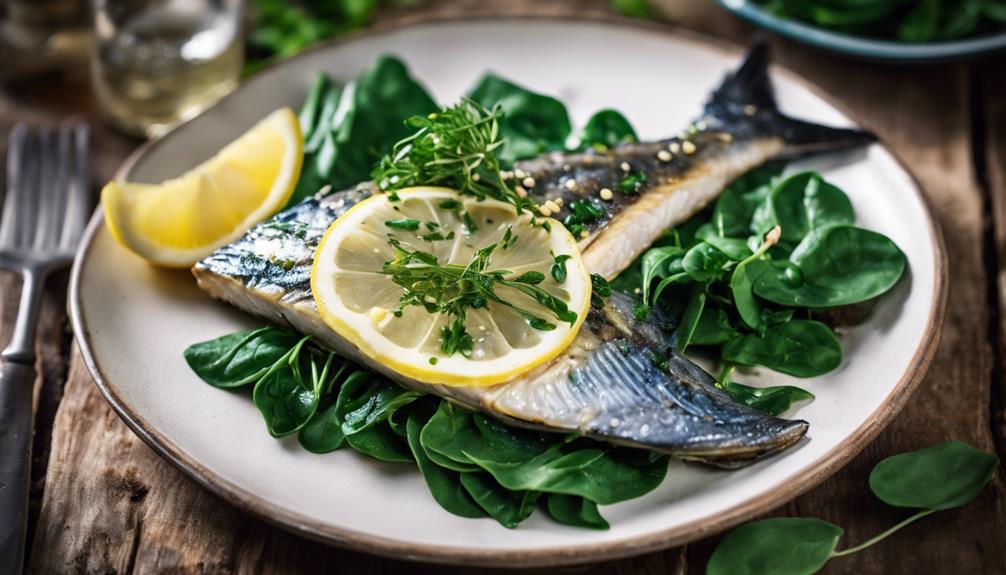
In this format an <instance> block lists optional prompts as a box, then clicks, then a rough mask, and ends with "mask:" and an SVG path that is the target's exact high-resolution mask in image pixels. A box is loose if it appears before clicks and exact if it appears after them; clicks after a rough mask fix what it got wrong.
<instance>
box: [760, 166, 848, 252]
mask: <svg viewBox="0 0 1006 575" xmlns="http://www.w3.org/2000/svg"><path fill="white" fill-rule="evenodd" d="M769 202H770V206H771V216H770V218H769V220H770V221H769V222H767V223H766V224H765V225H767V226H768V227H769V228H771V227H773V226H776V225H778V226H780V227H781V228H782V240H783V241H787V242H793V243H797V242H799V241H800V240H802V239H803V237H804V236H806V235H807V234H808V233H809V232H810V231H811V230H816V229H820V228H823V227H825V226H828V225H833V224H852V223H853V222H854V221H855V219H856V217H855V215H854V214H853V212H852V202H850V201H849V197H848V196H846V195H845V192H843V191H842V190H840V189H838V188H836V187H835V186H833V185H831V184H829V183H827V182H825V181H824V179H823V178H821V176H820V174H817V173H816V172H803V173H800V174H796V175H794V176H790V177H789V178H786V179H785V180H783V181H782V182H781V183H779V184H778V185H777V186H776V187H775V188H774V189H773V190H772V193H771V194H770V195H769Z"/></svg>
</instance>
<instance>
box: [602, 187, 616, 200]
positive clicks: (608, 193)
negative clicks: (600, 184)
mask: <svg viewBox="0 0 1006 575" xmlns="http://www.w3.org/2000/svg"><path fill="white" fill-rule="evenodd" d="M614 197H615V194H614V193H613V192H612V191H611V190H610V189H608V188H601V199H602V200H604V201H606V202H610V201H611V198H614Z"/></svg>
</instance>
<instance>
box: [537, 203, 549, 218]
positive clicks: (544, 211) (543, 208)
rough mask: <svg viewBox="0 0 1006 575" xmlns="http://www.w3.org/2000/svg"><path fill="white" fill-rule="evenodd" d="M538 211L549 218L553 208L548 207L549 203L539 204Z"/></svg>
mask: <svg viewBox="0 0 1006 575" xmlns="http://www.w3.org/2000/svg"><path fill="white" fill-rule="evenodd" d="M538 213H539V214H541V215H543V216H545V217H546V218H547V217H549V216H551V215H552V210H550V209H548V204H546V205H544V206H538Z"/></svg>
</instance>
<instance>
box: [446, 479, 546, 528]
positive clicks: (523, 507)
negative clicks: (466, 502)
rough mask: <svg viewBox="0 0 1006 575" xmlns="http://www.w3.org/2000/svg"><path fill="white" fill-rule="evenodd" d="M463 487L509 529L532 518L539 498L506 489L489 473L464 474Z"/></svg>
mask: <svg viewBox="0 0 1006 575" xmlns="http://www.w3.org/2000/svg"><path fill="white" fill-rule="evenodd" d="M461 485H462V486H463V487H464V488H465V490H466V491H468V494H469V495H471V497H472V499H474V500H475V502H476V503H478V505H479V507H481V508H482V509H483V511H485V512H486V513H487V514H489V516H490V517H492V518H493V519H495V520H496V521H499V524H500V525H502V526H503V527H506V528H507V529H513V528H515V527H517V525H519V524H520V523H521V522H522V521H524V520H525V519H527V518H528V517H530V516H531V514H532V513H533V512H534V505H535V502H536V501H537V500H538V497H539V494H538V493H534V492H531V491H523V492H515V491H511V490H509V489H506V488H504V487H503V486H501V485H500V484H499V483H498V482H497V481H496V480H495V479H493V477H492V475H489V474H488V473H462V474H461Z"/></svg>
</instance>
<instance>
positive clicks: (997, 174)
mask: <svg viewBox="0 0 1006 575" xmlns="http://www.w3.org/2000/svg"><path fill="white" fill-rule="evenodd" d="M1002 65H1003V62H1002V60H1001V59H1000V60H998V61H996V60H992V61H989V62H986V63H984V64H982V65H979V66H977V67H976V68H977V71H976V78H977V80H978V81H977V88H978V89H979V90H980V100H981V104H982V105H983V106H984V107H983V109H982V110H981V112H982V114H981V118H980V119H981V121H982V123H983V125H984V127H985V130H984V132H983V134H982V136H983V137H982V138H981V139H982V140H984V142H985V145H986V153H985V155H984V157H979V160H980V166H981V167H982V168H984V170H983V172H984V173H982V174H979V175H980V176H983V184H984V185H985V187H986V204H987V206H988V210H987V217H988V218H989V220H990V221H988V222H987V230H988V236H987V238H986V246H985V247H986V262H987V263H988V265H989V266H990V267H992V271H993V272H994V273H995V275H994V277H993V278H992V279H993V280H994V281H993V282H992V283H991V284H990V288H991V290H992V292H993V293H992V294H991V295H992V297H991V300H990V301H991V302H992V303H993V304H994V305H996V308H995V309H994V310H993V316H992V317H993V320H994V321H995V322H996V324H997V325H993V326H992V330H991V331H990V334H989V335H990V336H991V337H992V338H994V341H993V344H994V345H995V346H996V347H995V348H994V349H993V354H994V356H995V358H996V365H995V368H994V370H993V373H992V375H993V388H992V394H991V395H992V398H991V399H992V405H991V415H992V430H993V435H994V437H995V440H996V442H997V443H998V447H999V455H1000V457H1006V323H1004V322H1006V76H1004V75H1003V73H1002Z"/></svg>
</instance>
